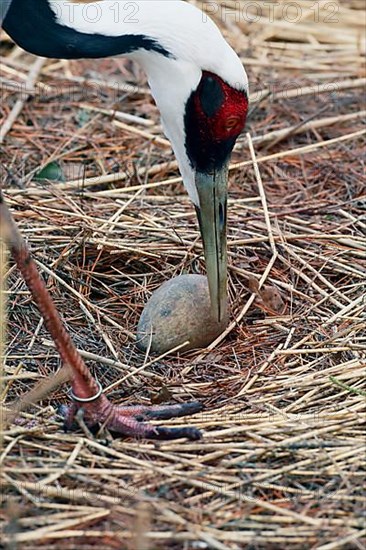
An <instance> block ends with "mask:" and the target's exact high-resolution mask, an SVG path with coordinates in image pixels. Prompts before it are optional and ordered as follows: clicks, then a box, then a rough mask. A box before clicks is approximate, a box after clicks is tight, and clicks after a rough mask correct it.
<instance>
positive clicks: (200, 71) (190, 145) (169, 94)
mask: <svg viewBox="0 0 366 550" xmlns="http://www.w3.org/2000/svg"><path fill="white" fill-rule="evenodd" d="M1 19H2V25H3V28H4V29H5V30H6V32H7V33H8V34H9V36H10V37H11V38H12V39H13V40H14V41H15V42H16V43H17V44H18V45H19V46H20V47H22V48H23V49H24V50H26V51H28V52H31V53H33V54H35V55H39V56H42V57H50V58H61V59H86V58H89V59H90V58H102V57H110V56H126V57H129V58H131V59H133V60H135V61H136V62H138V63H139V64H140V65H141V66H142V68H143V69H144V71H145V72H146V74H147V77H148V82H149V85H150V88H151V91H152V95H153V97H154V99H155V102H156V104H157V106H158V108H159V110H160V113H161V119H162V125H163V129H164V132H165V134H166V136H167V137H168V139H169V140H170V142H171V145H172V148H173V150H174V153H175V155H176V158H177V160H178V164H179V169H180V172H181V175H182V178H183V183H184V185H185V188H186V190H187V192H188V194H189V196H190V198H191V199H192V201H193V203H194V205H195V207H196V211H197V216H198V221H199V226H200V231H201V235H202V240H203V246H204V254H205V260H206V270H207V277H208V283H209V290H210V299H211V307H212V312H213V315H214V317H215V318H216V319H217V320H218V321H221V320H222V318H223V317H224V316H225V314H226V301H227V250H226V217H227V216H226V211H227V182H228V162H229V159H230V155H231V152H232V149H233V147H234V144H235V141H236V139H237V137H238V135H239V134H240V133H241V131H242V130H243V128H244V124H245V120H246V115H247V110H248V80H247V76H246V73H245V70H244V68H243V65H242V63H241V61H240V59H239V57H238V56H237V54H236V53H235V52H234V51H233V49H232V48H231V47H230V46H229V44H228V43H227V42H226V40H225V39H224V38H223V36H222V34H221V32H220V31H219V29H218V27H217V26H216V25H215V24H214V22H213V21H212V20H211V19H210V18H209V17H207V15H206V14H203V12H201V11H200V10H199V9H197V8H196V7H194V6H193V5H191V4H188V3H187V2H185V1H183V0H158V1H155V0H142V1H138V0H137V1H135V0H134V1H133V2H131V1H129V0H127V1H124V0H120V1H118V2H115V1H114V0H99V1H97V2H85V1H84V2H72V1H66V0H62V1H54V0H0V21H1ZM78 391H79V392H80V391H81V390H80V388H78ZM76 393H77V392H75V388H74V395H73V397H75V395H76ZM84 393H85V392H84ZM86 393H88V392H86ZM79 395H80V394H79ZM86 397H87V398H88V396H86ZM98 397H99V396H98ZM83 403H84V405H83V406H85V401H84V402H83Z"/></svg>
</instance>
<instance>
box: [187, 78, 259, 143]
mask: <svg viewBox="0 0 366 550" xmlns="http://www.w3.org/2000/svg"><path fill="white" fill-rule="evenodd" d="M194 106H195V111H196V116H197V118H198V120H199V126H200V129H201V131H202V132H203V133H205V139H204V141H206V140H207V138H209V140H212V141H216V142H218V141H225V140H227V139H229V138H234V139H235V138H236V137H237V136H238V135H239V134H240V132H241V131H242V130H243V128H244V125H245V120H246V116H247V112H248V98H247V96H246V94H245V92H243V91H242V90H237V89H235V88H232V87H231V86H229V84H227V83H226V82H224V81H223V80H222V79H221V78H220V77H218V76H217V75H215V74H212V73H209V72H207V71H204V72H203V74H202V79H201V82H200V84H199V86H198V88H197V91H196V93H195V95H194ZM202 137H203V136H202Z"/></svg>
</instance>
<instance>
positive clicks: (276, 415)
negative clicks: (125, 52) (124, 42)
mask: <svg viewBox="0 0 366 550" xmlns="http://www.w3.org/2000/svg"><path fill="white" fill-rule="evenodd" d="M211 4H212V3H211ZM226 4H227V5H229V4H230V2H226ZM231 4H232V5H233V7H235V5H236V6H237V5H238V3H235V2H232V3H231ZM277 4H278V6H277V8H276V12H275V13H274V18H275V21H274V22H273V23H271V24H268V13H267V14H266V12H265V11H264V10H265V7H262V9H263V12H262V19H261V20H259V21H258V22H257V23H253V24H249V23H248V22H247V21H245V17H243V16H240V17H236V18H233V17H231V18H230V17H224V18H223V17H221V20H220V21H219V24H220V26H221V28H223V29H224V31H225V32H226V34H227V35H228V37H229V38H230V40H231V42H232V44H233V45H234V47H235V48H236V49H237V50H238V51H239V52H240V53H241V55H242V57H243V60H244V61H245V64H246V66H247V69H248V73H249V77H250V81H251V83H252V89H251V91H252V101H253V103H252V106H253V109H252V112H251V116H250V119H249V122H248V127H247V131H248V132H249V134H250V136H251V139H250V138H249V145H250V142H251V141H252V142H253V146H252V155H251V153H250V148H249V147H248V138H247V136H245V135H244V136H243V137H242V139H240V140H239V143H238V144H237V147H236V150H235V153H234V156H233V166H232V170H231V183H230V186H231V187H230V197H231V200H230V205H229V228H230V229H229V261H230V272H229V280H230V298H231V319H232V321H233V322H232V323H231V325H230V326H229V329H228V331H227V332H226V334H225V338H221V339H219V341H217V342H216V343H214V345H212V346H210V349H209V350H205V351H202V350H198V351H197V352H191V353H189V354H184V355H183V354H182V355H177V354H171V355H168V356H167V357H164V359H163V360H161V359H159V358H158V359H157V358H154V357H148V358H145V357H144V356H143V355H142V354H141V353H139V352H138V351H137V349H136V347H135V344H134V337H133V335H134V333H135V330H136V325H137V321H138V318H139V315H140V314H141V311H142V309H143V305H144V303H145V302H146V300H147V299H148V297H149V296H150V294H151V292H152V291H153V290H154V289H155V288H157V287H158V286H159V285H161V284H162V283H163V282H164V281H165V280H166V279H168V278H170V277H172V276H174V275H177V274H179V273H182V272H185V271H187V272H190V273H192V272H196V271H199V272H201V271H203V270H204V262H203V258H202V246H201V241H200V239H199V235H198V231H197V224H196V220H195V215H194V210H193V208H192V205H191V203H190V202H189V199H188V198H187V196H186V194H185V192H184V190H183V186H182V184H181V180H180V178H179V177H178V173H177V169H176V165H175V162H174V157H173V155H172V153H171V150H170V147H169V145H168V144H167V142H166V140H165V139H164V136H163V135H162V133H161V129H160V126H159V117H158V112H157V110H156V108H155V106H154V104H153V102H152V99H151V96H150V94H149V91H148V89H147V87H146V81H145V78H144V76H143V75H142V74H141V73H140V72H139V71H138V69H136V68H135V67H132V66H131V65H130V63H129V62H126V61H122V60H119V59H118V60H116V59H114V60H104V61H100V62H98V63H96V62H94V61H93V62H86V61H83V62H60V61H47V62H45V63H40V62H37V61H35V60H34V58H32V57H31V56H29V55H26V54H24V53H22V52H21V51H20V50H19V49H17V48H15V47H13V45H12V44H11V43H10V42H9V41H7V40H6V38H5V37H4V36H3V38H4V40H5V41H4V42H3V44H2V47H3V53H4V54H5V58H4V61H3V71H2V84H3V88H4V90H3V96H4V102H3V105H2V117H3V118H2V121H3V126H2V128H4V124H6V126H5V127H6V128H7V135H6V136H5V133H6V132H3V133H4V136H3V139H4V142H3V145H2V161H3V168H2V171H3V173H2V176H3V178H2V179H3V181H4V185H3V187H4V191H5V196H6V197H7V199H8V201H9V204H10V205H11V207H12V211H13V213H14V215H15V218H16V220H17V222H18V224H19V226H20V228H21V230H22V232H23V235H25V236H26V237H27V238H28V240H29V243H30V245H31V248H32V250H33V253H34V256H35V258H36V259H37V261H38V265H39V266H40V269H41V271H42V272H43V274H44V276H45V277H46V279H47V281H48V286H49V288H50V290H51V292H52V294H53V296H54V298H55V301H56V304H57V306H58V308H59V310H60V311H61V312H62V315H63V318H64V320H65V323H66V325H67V326H68V328H69V330H70V331H71V333H72V335H73V337H74V339H75V342H76V344H77V346H78V348H79V349H80V350H82V354H83V356H84V357H86V358H87V359H88V363H89V364H90V365H91V367H92V368H93V369H94V371H95V372H97V373H98V377H99V379H100V380H101V382H102V383H103V385H104V387H107V388H109V389H108V393H109V395H111V397H112V398H113V400H114V401H115V402H120V403H123V402H126V403H132V402H138V403H150V402H151V400H153V399H154V398H155V397H156V394H157V393H158V392H159V390H160V389H161V388H162V387H163V386H167V387H168V389H169V392H170V393H171V395H172V400H174V401H183V400H190V399H201V400H203V401H204V402H205V405H206V411H205V412H204V413H203V414H202V413H201V414H199V415H197V416H196V417H194V418H192V419H191V420H190V422H192V423H194V424H195V425H196V426H197V427H200V428H202V429H203V431H204V439H203V440H202V441H200V442H197V443H190V442H187V441H176V442H168V443H151V442H146V441H135V440H122V441H121V440H116V441H114V442H113V444H112V445H106V444H104V442H103V441H98V440H91V439H89V438H87V437H86V436H84V434H83V433H81V432H80V433H71V434H63V432H62V428H61V420H60V418H58V417H57V415H56V408H57V405H58V404H59V403H61V402H66V401H67V395H66V386H63V387H60V388H59V389H58V390H56V391H54V392H53V393H52V394H51V395H49V396H48V397H45V398H43V400H41V401H40V402H39V403H38V404H36V405H34V406H33V407H32V408H31V409H30V410H29V411H28V412H24V413H22V417H21V420H19V421H18V422H17V423H16V424H13V425H11V426H9V427H8V428H6V430H5V432H4V435H3V437H4V440H3V449H2V454H1V456H0V462H1V467H2V472H1V473H2V496H3V501H4V507H3V512H2V518H3V530H4V537H5V540H6V541H7V547H8V548H9V549H15V548H27V549H31V548H36V547H37V548H39V547H51V545H53V546H54V547H55V548H60V549H62V550H66V549H69V548H77V549H80V550H82V549H85V550H86V549H87V548H92V547H95V546H96V547H104V548H106V549H112V548H119V549H120V548H123V549H124V548H126V549H133V548H138V549H139V550H143V549H145V548H146V549H147V548H149V549H155V548H169V549H181V548H182V549H183V548H184V549H185V550H191V549H192V550H193V549H198V548H210V549H211V548H213V549H219V550H223V549H231V550H234V549H235V550H238V549H241V548H252V549H255V548H278V549H282V548H291V549H297V548H298V549H302V548H316V549H318V550H333V549H337V548H350V549H360V548H364V546H363V544H364V542H365V534H366V531H365V529H364V510H365V509H364V500H363V498H364V496H365V495H364V493H363V492H362V486H363V483H364V481H365V468H364V465H365V463H364V459H365V436H364V420H365V395H366V394H365V386H364V375H365V364H366V330H365V323H366V315H365V274H366V236H365V234H366V194H365V172H364V164H363V157H362V153H363V152H364V145H365V139H364V133H365V131H364V119H365V112H364V109H365V106H364V105H363V104H362V99H363V98H362V86H364V84H365V79H364V76H365V75H364V74H362V69H363V64H362V63H363V55H364V52H365V50H364V41H363V40H364V38H363V33H362V24H363V18H364V15H365V12H364V11H363V9H364V8H363V3H361V2H358V1H357V0H351V1H344V2H342V3H341V4H340V5H339V4H336V3H335V2H334V3H333V2H332V3H330V4H331V5H333V6H339V10H338V11H337V12H336V16H337V17H338V19H339V23H332V22H330V21H325V17H327V16H329V13H327V12H326V11H325V7H324V6H325V4H326V3H325V4H324V3H321V4H320V6H321V9H320V12H319V21H318V22H315V21H314V12H313V10H312V5H313V4H314V3H313V2H312V1H311V2H307V1H306V2H305V1H303V2H301V6H302V10H303V13H302V19H301V21H300V22H299V23H298V24H297V25H295V24H294V23H291V24H289V23H288V22H286V21H284V20H283V19H280V13H279V12H278V11H277V10H280V9H281V7H282V8H283V6H284V4H283V3H282V2H279V3H277ZM292 4H293V3H292ZM328 4H329V3H328ZM266 5H267V4H266ZM328 9H329V8H328ZM237 14H238V12H237ZM221 15H222V14H221ZM219 16H220V12H218V13H217V17H219ZM84 77H86V79H87V81H88V82H89V84H87V83H86V82H85V83H84V84H83V78H84ZM92 82H94V85H93V86H91V84H90V83H92ZM95 82H97V83H98V84H97V85H96V84H95ZM136 82H138V86H135V87H133V86H134V83H136ZM25 83H27V84H26V86H25ZM116 83H118V85H116ZM330 83H331V84H330ZM127 84H128V85H129V87H127ZM20 85H21V86H22V90H23V92H24V90H29V91H30V92H31V95H30V97H29V98H28V99H27V98H26V97H25V95H24V93H23V94H19V86H20ZM130 85H131V86H130ZM126 90H127V91H126ZM19 100H20V103H21V104H19ZM17 101H18V103H17ZM13 108H14V109H15V111H13V114H12V109H13ZM131 115H133V116H134V117H135V118H133V117H132V118H131ZM273 132H274V133H273ZM254 158H256V159H257V164H256V163H254V164H253V159H254ZM50 160H57V161H59V162H60V165H61V168H62V170H63V173H64V175H65V178H66V180H67V181H65V182H59V183H55V182H54V183H49V182H37V181H35V180H34V174H35V173H36V172H37V171H38V170H39V169H40V167H41V166H43V165H45V164H47V163H48V162H50ZM7 279H8V288H9V290H8V305H9V321H8V322H9V326H8V342H7V344H8V348H7V353H6V355H5V362H4V363H5V364H4V380H3V390H2V398H3V399H4V400H5V402H6V403H7V404H9V403H11V402H13V401H14V400H15V399H16V398H18V397H19V396H21V395H22V394H23V393H24V392H26V391H27V390H29V389H30V388H31V387H32V386H33V385H34V384H35V383H36V382H39V381H41V380H44V379H46V378H47V377H48V376H50V375H51V374H52V373H55V372H56V371H57V369H58V368H59V362H58V358H57V355H56V353H55V351H54V349H53V347H52V343H51V342H50V341H49V337H48V334H47V333H46V331H45V330H44V329H43V325H42V320H41V319H40V316H39V314H38V311H37V309H36V307H35V306H34V305H33V304H32V302H31V301H30V300H29V294H28V292H27V290H26V288H25V286H24V283H23V282H22V280H21V279H20V278H19V275H18V273H17V272H16V270H15V269H14V268H13V267H11V266H10V267H9V270H8V273H7ZM141 367H142V368H141ZM137 368H138V369H139V371H138V372H135V369H137ZM126 375H127V376H126ZM183 422H186V420H185V419H178V420H175V421H171V422H170V424H171V425H178V424H182V423H183ZM167 424H168V422H167Z"/></svg>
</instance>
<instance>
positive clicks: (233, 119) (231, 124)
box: [225, 116, 240, 131]
mask: <svg viewBox="0 0 366 550" xmlns="http://www.w3.org/2000/svg"><path fill="white" fill-rule="evenodd" d="M239 123H240V118H239V117H237V116H229V117H228V118H227V119H226V121H225V128H226V130H228V131H230V130H234V128H236V127H237V126H239Z"/></svg>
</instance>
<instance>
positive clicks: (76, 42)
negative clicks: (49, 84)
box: [0, 0, 174, 59]
mask: <svg viewBox="0 0 366 550" xmlns="http://www.w3.org/2000/svg"><path fill="white" fill-rule="evenodd" d="M0 1H1V0H0ZM3 27H4V29H5V30H6V32H7V33H8V34H9V36H11V38H12V39H13V40H14V42H16V43H17V44H18V45H19V46H20V47H21V48H23V49H24V50H26V51H28V52H30V53H33V54H35V55H40V56H42V57H51V58H56V59H82V58H84V59H85V58H93V59H95V58H99V57H110V56H115V55H123V54H129V53H132V52H134V51H136V50H140V49H144V50H148V51H154V52H157V53H159V54H161V55H163V56H164V57H174V56H173V55H172V54H171V53H170V52H169V51H168V50H166V49H165V48H164V47H163V46H162V45H161V44H159V42H157V41H156V40H154V39H153V38H151V37H148V36H146V35H142V34H130V35H121V36H105V35H102V34H87V33H80V32H78V31H76V30H74V29H72V28H71V27H65V26H64V25H60V24H59V23H58V22H57V18H56V15H55V13H54V12H53V11H52V9H51V8H50V5H49V2H48V0H13V1H12V4H11V6H10V9H9V11H8V13H7V16H6V17H5V20H4V23H3Z"/></svg>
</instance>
